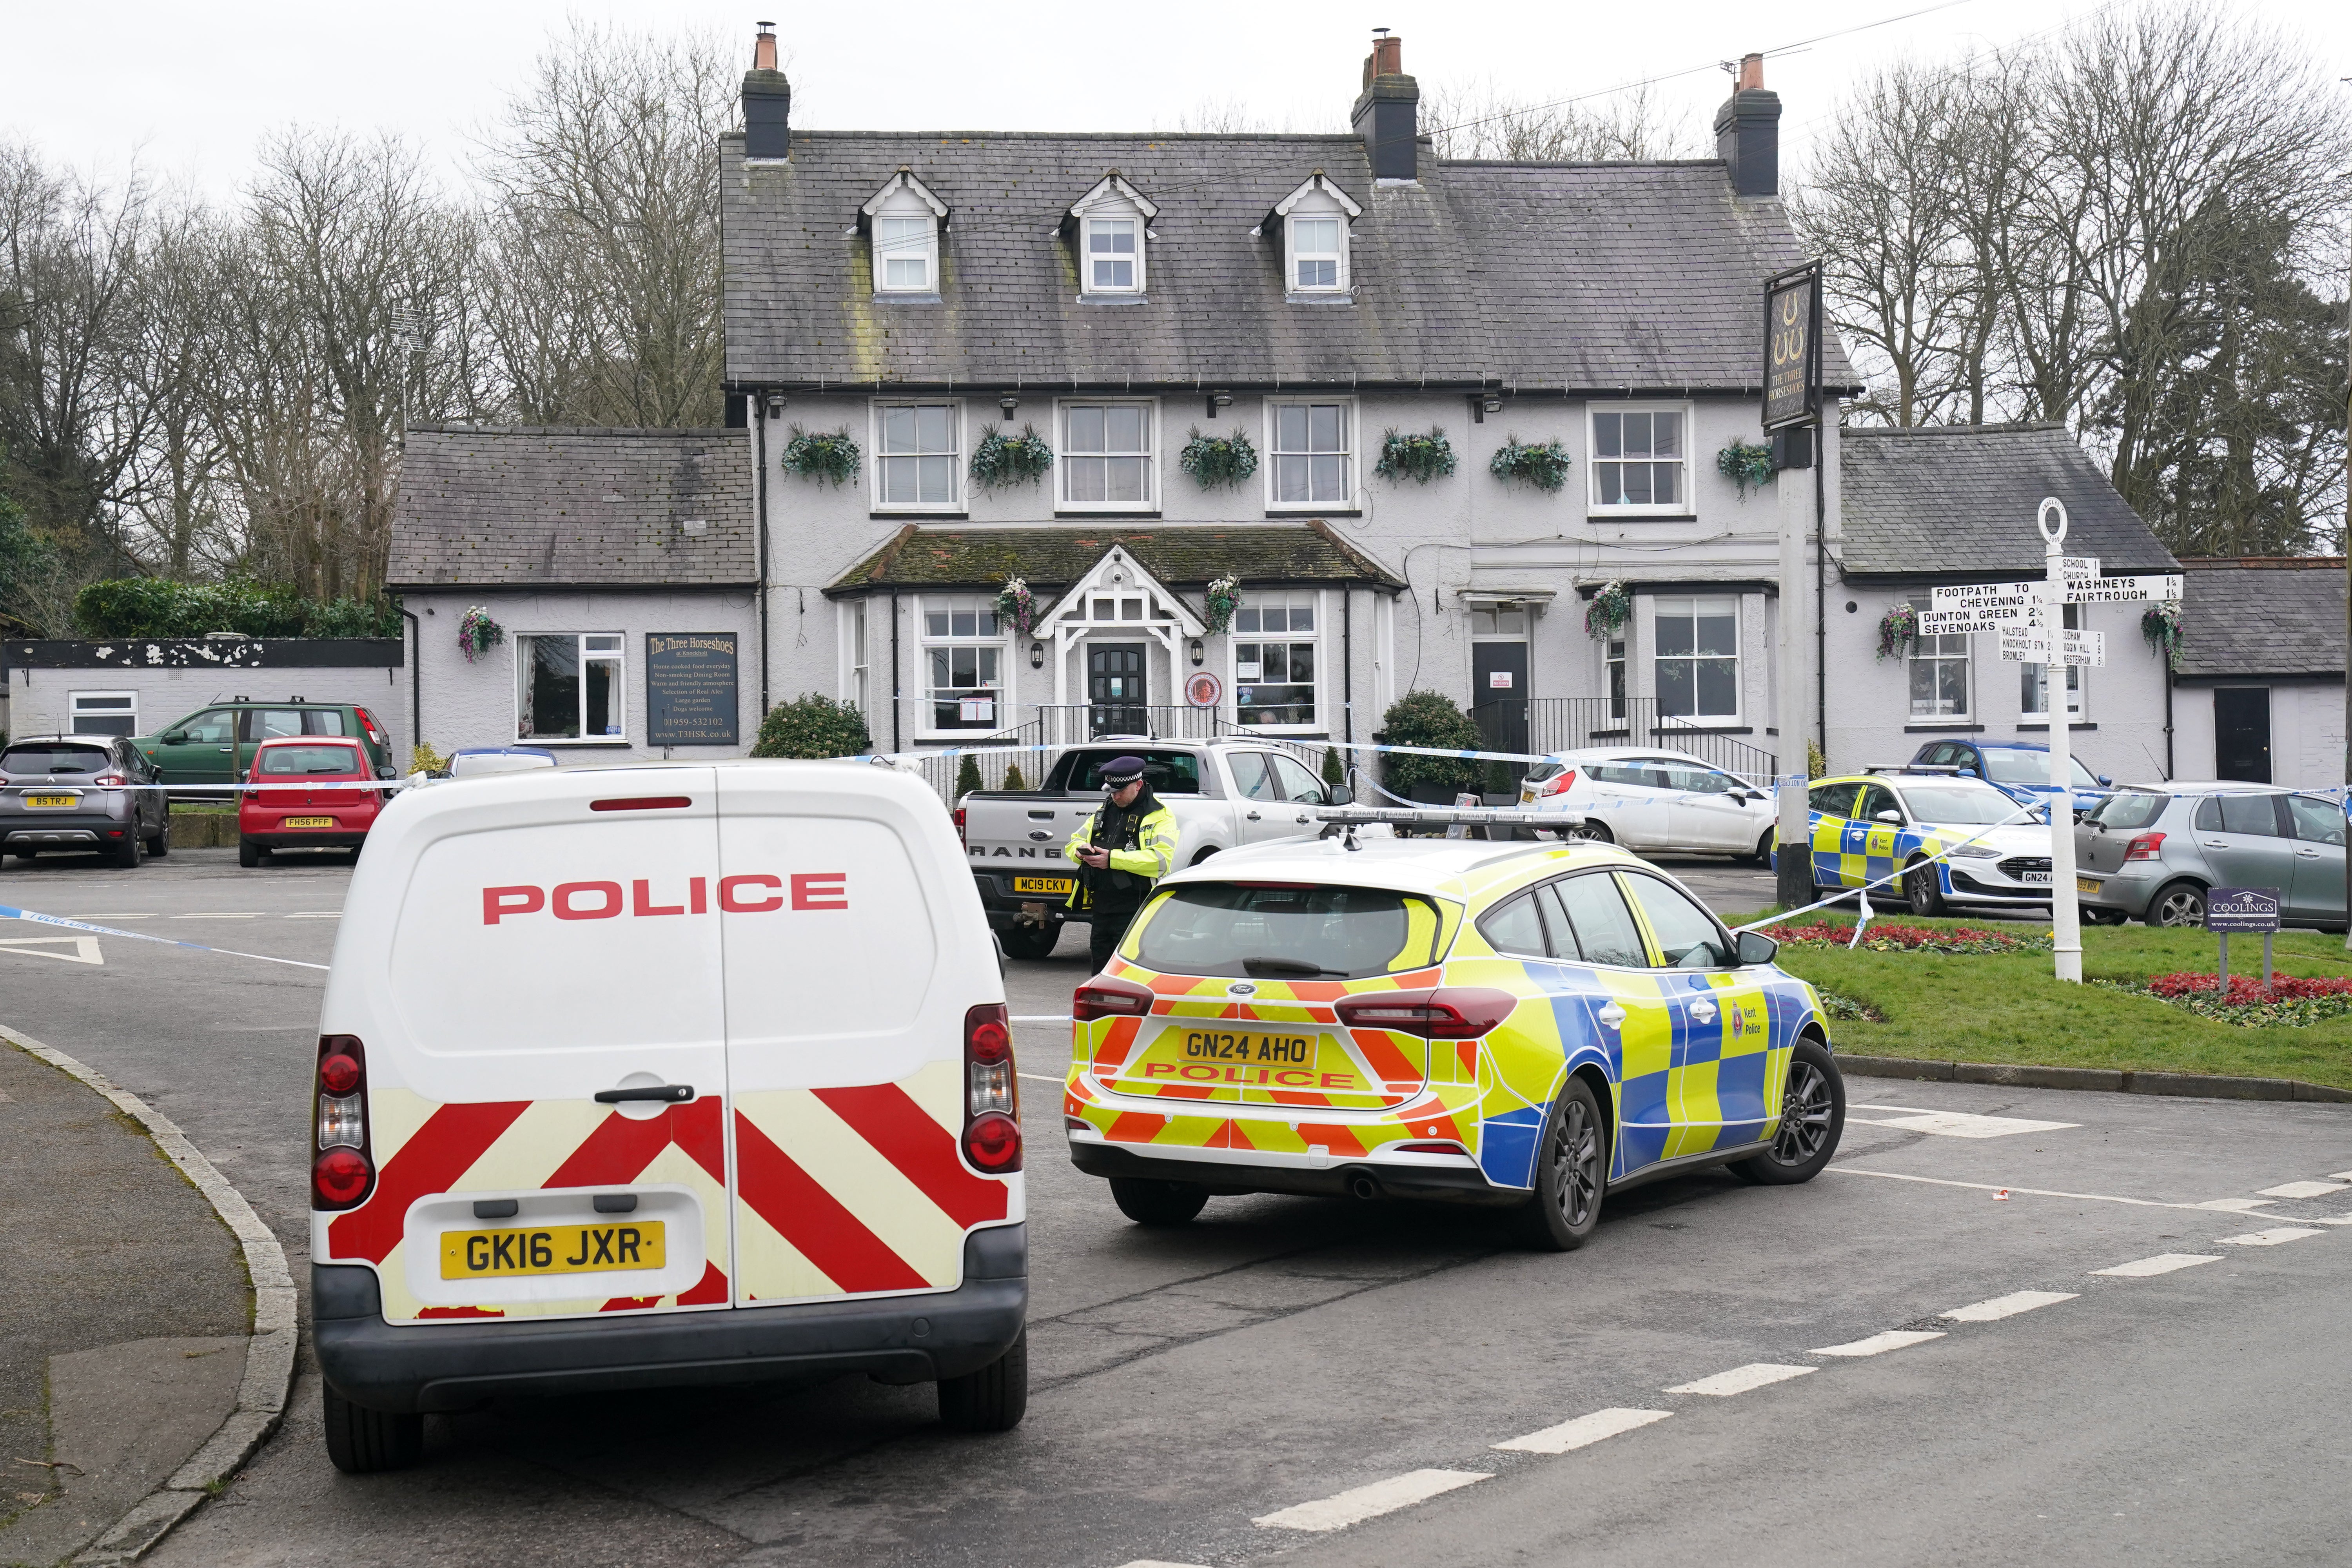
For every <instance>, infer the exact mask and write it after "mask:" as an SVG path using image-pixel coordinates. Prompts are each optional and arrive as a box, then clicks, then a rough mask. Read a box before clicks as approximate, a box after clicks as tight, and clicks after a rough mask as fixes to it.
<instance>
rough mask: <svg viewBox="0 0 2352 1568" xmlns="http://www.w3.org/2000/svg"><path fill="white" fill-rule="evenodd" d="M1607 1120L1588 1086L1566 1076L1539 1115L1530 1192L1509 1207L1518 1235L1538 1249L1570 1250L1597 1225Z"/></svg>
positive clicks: (1606, 1149)
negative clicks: (1542, 1115)
mask: <svg viewBox="0 0 2352 1568" xmlns="http://www.w3.org/2000/svg"><path fill="white" fill-rule="evenodd" d="M1607 1126H1608V1123H1607V1121H1604V1120H1603V1119H1602V1117H1601V1102H1600V1101H1599V1100H1595V1099H1594V1098H1593V1095H1592V1086H1591V1084H1589V1083H1587V1082H1586V1081H1585V1080H1584V1079H1580V1078H1574V1077H1571V1078H1570V1079H1569V1080H1568V1082H1567V1084H1566V1085H1565V1086H1564V1087H1563V1088H1562V1089H1560V1091H1559V1099H1558V1100H1554V1101H1552V1107H1551V1111H1550V1114H1549V1115H1548V1116H1546V1117H1545V1118H1544V1128H1543V1136H1542V1137H1541V1138H1540V1139H1539V1140H1538V1142H1537V1144H1536V1190H1535V1195H1534V1196H1533V1197H1531V1198H1529V1199H1528V1201H1527V1203H1525V1204H1524V1205H1521V1206H1520V1207H1519V1208H1517V1209H1516V1210H1514V1211H1513V1217H1514V1219H1515V1220H1516V1221H1517V1229H1518V1232H1519V1239H1520V1240H1521V1241H1522V1242H1524V1243H1526V1244H1527V1245H1528V1247H1535V1248H1537V1249H1538V1250H1540V1251H1544V1252H1573V1251H1575V1250H1576V1249H1577V1248H1578V1247H1582V1246H1583V1245H1584V1244H1585V1242H1587V1241H1588V1240H1590V1239H1591V1236H1592V1233H1593V1232H1594V1231H1595V1230H1596V1229H1598V1228H1600V1225H1601V1197H1602V1194H1603V1193H1604V1192H1605V1191H1606V1189H1607V1187H1608V1182H1609V1134H1608V1132H1607V1131H1606V1129H1607Z"/></svg>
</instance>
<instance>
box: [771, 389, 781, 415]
mask: <svg viewBox="0 0 2352 1568" xmlns="http://www.w3.org/2000/svg"><path fill="white" fill-rule="evenodd" d="M783 411H784V395H783V394H782V393H781V392H772V393H770V394H768V412H769V413H770V414H782V412H783Z"/></svg>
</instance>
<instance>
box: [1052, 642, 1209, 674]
mask: <svg viewBox="0 0 2352 1568" xmlns="http://www.w3.org/2000/svg"><path fill="white" fill-rule="evenodd" d="M1193 662H1194V663H1196V664H1197V663H1198V662H1200V661H1199V660H1197V659H1196V660H1194V661H1193ZM1029 668H1032V669H1043V668H1045V644H1044V643H1041V642H1033V643H1031V644H1030V645H1029Z"/></svg>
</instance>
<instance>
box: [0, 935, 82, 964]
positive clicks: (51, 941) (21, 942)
mask: <svg viewBox="0 0 2352 1568" xmlns="http://www.w3.org/2000/svg"><path fill="white" fill-rule="evenodd" d="M53 947H69V948H71V949H73V951H72V952H49V951H48V950H49V949H50V948H53ZM0 952H13V953H15V954H16V956H17V957H19V958H61V959H63V960H65V961H66V962H67V963H97V964H103V963H105V962H106V955H105V954H104V953H102V952H100V951H99V949H98V938H96V937H94V936H12V937H10V938H9V939H8V940H7V941H5V942H0Z"/></svg>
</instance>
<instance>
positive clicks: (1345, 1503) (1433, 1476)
mask: <svg viewBox="0 0 2352 1568" xmlns="http://www.w3.org/2000/svg"><path fill="white" fill-rule="evenodd" d="M1492 1479H1494V1478H1493V1477H1492V1476H1490V1475H1488V1474H1487V1473H1486V1471H1484V1470H1407V1471H1406V1472H1405V1473H1404V1474H1403V1475H1401V1476H1391V1477H1390V1478H1389V1479H1387V1480H1384V1481H1374V1482H1373V1483H1372V1484H1371V1485H1370V1486H1365V1487H1351V1488H1349V1489H1348V1490H1346V1491H1343V1492H1339V1493H1338V1494H1336V1495H1334V1496H1331V1497H1327V1498H1318V1500H1315V1501H1313V1502H1302V1503H1300V1504H1298V1505H1297V1506H1296V1507H1294V1508H1286V1509H1281V1510H1277V1511H1276V1512H1273V1513H1269V1514H1265V1515H1263V1516H1261V1517H1259V1518H1257V1519H1254V1520H1252V1521H1250V1522H1251V1523H1252V1524H1255V1525H1262V1526H1264V1527H1265V1528H1267V1529H1271V1530H1345V1529H1347V1528H1348V1526H1349V1525H1351V1524H1360V1523H1361V1522H1363V1521H1365V1520H1368V1519H1378V1518H1380V1516H1381V1515H1382V1514H1384V1513H1394V1512H1395V1511H1396V1510H1399V1509H1401V1508H1411V1507H1412V1505H1413V1504H1414V1503H1417V1502H1427V1501H1428V1500H1430V1499H1431V1498H1433V1497H1438V1496H1441V1495H1443V1494H1444V1493H1446V1492H1450V1491H1452V1490H1453V1489H1454V1488H1456V1487H1466V1486H1468V1485H1469V1484H1470V1483H1471V1482H1473V1481H1485V1480H1492Z"/></svg>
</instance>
